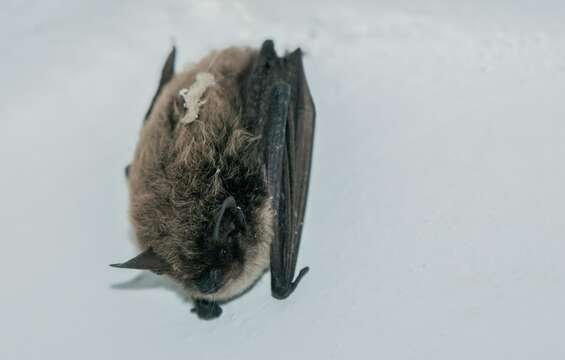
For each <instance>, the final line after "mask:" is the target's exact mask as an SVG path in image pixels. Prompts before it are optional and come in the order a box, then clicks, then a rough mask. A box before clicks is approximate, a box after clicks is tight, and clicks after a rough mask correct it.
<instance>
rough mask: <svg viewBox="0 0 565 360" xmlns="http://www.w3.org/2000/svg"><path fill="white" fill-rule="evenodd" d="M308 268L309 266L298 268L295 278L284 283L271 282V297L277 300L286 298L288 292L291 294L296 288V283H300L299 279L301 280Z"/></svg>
mask: <svg viewBox="0 0 565 360" xmlns="http://www.w3.org/2000/svg"><path fill="white" fill-rule="evenodd" d="M309 270H310V268H309V267H308V266H307V267H305V268H302V270H300V272H299V273H298V276H297V277H296V279H295V280H294V281H292V282H288V283H286V284H276V285H274V284H273V286H272V289H271V290H272V294H273V297H275V298H277V299H279V300H283V299H286V298H287V297H289V296H290V294H292V293H293V292H294V290H295V289H296V287H297V286H298V283H300V280H302V278H303V277H304V275H306V274H307V273H308V271H309Z"/></svg>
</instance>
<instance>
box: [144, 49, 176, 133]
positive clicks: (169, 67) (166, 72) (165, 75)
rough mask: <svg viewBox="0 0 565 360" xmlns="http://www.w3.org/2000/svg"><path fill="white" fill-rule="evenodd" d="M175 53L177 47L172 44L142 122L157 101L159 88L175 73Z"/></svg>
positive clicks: (159, 92) (161, 88)
mask: <svg viewBox="0 0 565 360" xmlns="http://www.w3.org/2000/svg"><path fill="white" fill-rule="evenodd" d="M176 53H177V49H176V47H174V46H173V48H172V49H171V52H170V53H169V56H167V60H165V64H164V65H163V69H162V70H161V78H160V79H159V86H158V87H157V91H156V92H155V95H154V96H153V100H151V105H149V109H147V112H146V113H145V118H144V119H143V122H144V123H145V122H146V121H147V119H148V118H149V115H150V114H151V111H152V110H153V106H154V105H155V102H156V101H157V98H158V97H159V95H161V90H163V87H164V86H165V85H167V83H168V82H169V81H171V79H172V78H173V76H174V75H175V56H176Z"/></svg>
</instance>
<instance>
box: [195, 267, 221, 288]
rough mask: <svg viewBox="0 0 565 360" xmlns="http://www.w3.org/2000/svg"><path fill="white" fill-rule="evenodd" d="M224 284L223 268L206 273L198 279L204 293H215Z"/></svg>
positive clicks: (199, 286)
mask: <svg viewBox="0 0 565 360" xmlns="http://www.w3.org/2000/svg"><path fill="white" fill-rule="evenodd" d="M223 284H224V276H223V273H222V270H219V269H214V270H210V271H209V272H207V273H206V274H204V275H203V276H202V277H201V278H200V279H198V280H197V281H196V286H197V287H198V290H200V292H202V293H203V294H213V293H215V292H216V291H218V290H219V289H220V288H221V287H222V285H223Z"/></svg>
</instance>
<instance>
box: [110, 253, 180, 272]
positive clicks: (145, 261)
mask: <svg viewBox="0 0 565 360" xmlns="http://www.w3.org/2000/svg"><path fill="white" fill-rule="evenodd" d="M110 266H113V267H117V268H122V269H138V270H150V271H153V272H154V273H156V274H162V273H164V272H167V271H168V270H169V269H170V266H169V264H167V262H165V260H163V259H162V258H161V257H160V256H159V255H157V254H156V253H155V251H153V249H151V248H148V249H147V250H145V251H144V252H142V253H141V254H139V255H137V256H136V257H134V258H132V259H130V260H128V261H126V262H123V263H121V264H110Z"/></svg>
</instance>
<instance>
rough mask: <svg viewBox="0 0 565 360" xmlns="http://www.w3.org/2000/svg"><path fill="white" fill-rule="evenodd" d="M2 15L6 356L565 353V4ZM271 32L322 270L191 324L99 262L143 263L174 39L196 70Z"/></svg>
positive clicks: (181, 306)
mask: <svg viewBox="0 0 565 360" xmlns="http://www.w3.org/2000/svg"><path fill="white" fill-rule="evenodd" d="M2 8H3V9H2V14H1V15H0V20H1V21H0V24H1V25H0V27H1V29H2V31H0V64H2V66H1V68H0V69H1V70H0V79H1V83H2V84H3V86H1V87H0V99H2V100H1V106H0V118H1V119H2V121H1V122H0V164H1V167H2V171H1V176H0V185H1V186H0V199H2V202H1V205H0V219H1V220H0V221H1V222H0V223H1V225H2V232H3V235H2V244H3V251H2V252H1V255H0V274H1V275H0V276H1V277H2V280H3V281H2V282H3V284H4V287H3V291H2V295H1V296H0V319H2V320H1V322H0V358H2V359H136V360H141V359H157V358H158V359H161V358H163V359H174V358H181V357H182V358H189V359H260V358H262V359H267V358H268V359H283V358H284V359H302V358H305V359H306V358H316V359H318V358H319V359H349V358H359V359H366V358H374V359H538V358H539V359H563V358H564V357H565V343H564V342H563V333H564V331H565V309H564V307H563V304H564V303H565V261H564V259H563V256H564V252H565V222H564V221H563V214H564V213H565V187H564V184H565V141H564V140H565V122H564V121H563V119H564V118H565V102H564V101H563V94H564V93H565V25H564V23H563V19H564V16H565V4H564V3H563V2H560V1H526V0H522V1H486V0H482V1H475V2H468V3H466V2H458V3H456V2H452V1H447V0H430V1H426V2H411V1H405V0H404V1H384V0H383V1H365V2H345V1H341V2H334V3H332V2H326V1H321V0H316V1H308V2H306V1H296V2H294V1H280V2H264V1H263V2H262V1H229V2H228V1H226V2H221V1H186V0H183V1H180V0H178V1H173V0H167V1H160V2H153V1H131V0H130V1H122V2H114V1H109V0H100V1H91V2H86V1H80V2H78V1H70V0H54V1H42V2H40V1H31V0H26V1H6V2H4V4H3V6H2ZM267 37H270V38H273V39H275V40H276V44H277V48H278V50H279V51H283V50H284V49H293V48H295V47H296V46H301V47H302V48H303V50H304V51H305V53H306V58H305V67H306V71H307V74H308V78H309V83H310V87H311V90H312V94H313V96H314V99H315V102H316V105H317V115H318V116H317V133H316V149H315V159H314V168H313V177H312V186H311V192H310V199H309V204H308V211H307V219H306V224H305V232H304V237H303V243H302V249H301V254H300V259H299V266H304V265H308V266H310V267H311V271H310V273H309V274H308V275H307V276H306V277H305V278H304V280H303V281H302V283H301V285H300V287H299V288H298V289H297V291H296V292H295V293H294V294H293V295H292V296H291V297H290V298H289V299H287V300H285V301H278V300H275V299H273V298H272V297H271V296H270V292H269V289H270V288H269V281H268V280H269V279H268V276H266V277H264V278H263V279H262V281H261V282H260V283H259V284H258V285H257V286H256V287H255V288H254V289H252V291H250V292H249V293H247V294H245V295H244V296H242V297H241V298H239V299H237V300H236V301H233V302H231V303H229V304H228V305H226V306H225V307H224V314H223V316H222V317H221V318H220V319H218V320H216V321H211V322H206V321H201V320H198V319H197V318H196V317H195V316H194V314H191V313H190V304H188V303H186V302H185V301H184V300H183V299H182V297H181V296H179V294H178V293H177V292H176V291H175V289H174V288H172V287H171V286H169V285H167V284H166V283H163V282H161V281H159V279H156V278H155V277H152V276H146V275H143V276H140V277H138V275H139V274H138V272H136V271H127V270H117V269H113V268H110V267H108V266H107V265H108V264H110V263H113V262H118V261H123V260H125V259H127V258H129V257H131V256H132V255H134V251H135V250H134V247H133V244H132V233H131V229H130V226H129V224H128V218H127V187H126V183H125V180H124V176H123V170H124V166H125V165H126V164H127V163H128V160H129V159H130V158H131V156H132V153H133V151H134V147H135V143H136V140H137V134H138V130H139V128H140V125H141V120H142V117H143V115H144V113H145V111H146V109H147V107H148V105H149V103H150V101H151V97H152V95H153V92H154V90H155V88H156V85H157V81H158V76H159V72H160V68H161V65H162V63H163V61H164V60H165V57H166V55H167V53H168V51H169V49H170V46H171V43H172V42H173V40H172V39H174V41H175V43H176V44H177V46H178V50H179V56H178V59H179V60H181V63H183V62H184V63H190V62H195V61H197V60H199V58H200V57H202V56H204V55H205V54H207V53H208V52H209V51H210V50H212V49H219V48H223V47H225V46H230V45H253V46H259V45H260V43H261V42H262V41H263V40H264V39H265V38H267ZM132 279H133V280H132Z"/></svg>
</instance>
